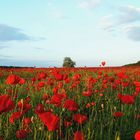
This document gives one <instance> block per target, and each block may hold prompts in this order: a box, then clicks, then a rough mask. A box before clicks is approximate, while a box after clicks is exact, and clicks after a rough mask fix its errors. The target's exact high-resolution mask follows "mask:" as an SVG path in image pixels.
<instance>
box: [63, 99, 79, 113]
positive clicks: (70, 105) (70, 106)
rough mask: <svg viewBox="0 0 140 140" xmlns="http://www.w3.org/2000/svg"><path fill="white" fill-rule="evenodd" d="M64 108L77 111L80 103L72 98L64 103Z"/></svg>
mask: <svg viewBox="0 0 140 140" xmlns="http://www.w3.org/2000/svg"><path fill="white" fill-rule="evenodd" d="M64 108H66V109H68V110H70V111H77V110H78V104H77V103H76V102H75V101H74V100H71V99H68V100H66V101H65V103H64Z"/></svg>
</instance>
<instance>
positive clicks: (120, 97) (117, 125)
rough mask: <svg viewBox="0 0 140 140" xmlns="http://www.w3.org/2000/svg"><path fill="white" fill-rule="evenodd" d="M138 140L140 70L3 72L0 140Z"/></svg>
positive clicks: (35, 69) (0, 91)
mask: <svg viewBox="0 0 140 140" xmlns="http://www.w3.org/2000/svg"><path fill="white" fill-rule="evenodd" d="M18 139H25V140H140V67H114V68H111V67H100V68H86V67H84V68H0V140H18Z"/></svg>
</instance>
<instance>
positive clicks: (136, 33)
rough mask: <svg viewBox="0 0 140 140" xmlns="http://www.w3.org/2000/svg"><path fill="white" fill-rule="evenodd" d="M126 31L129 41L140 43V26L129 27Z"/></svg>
mask: <svg viewBox="0 0 140 140" xmlns="http://www.w3.org/2000/svg"><path fill="white" fill-rule="evenodd" d="M124 31H125V33H126V35H127V37H128V38H129V39H131V40H134V41H140V26H128V27H126V28H124Z"/></svg>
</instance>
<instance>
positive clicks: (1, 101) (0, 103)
mask: <svg viewBox="0 0 140 140" xmlns="http://www.w3.org/2000/svg"><path fill="white" fill-rule="evenodd" d="M14 107H15V105H14V102H13V101H12V100H11V99H10V96H9V95H7V94H5V95H1V96H0V114H2V113H4V112H8V111H10V110H12V109H14Z"/></svg>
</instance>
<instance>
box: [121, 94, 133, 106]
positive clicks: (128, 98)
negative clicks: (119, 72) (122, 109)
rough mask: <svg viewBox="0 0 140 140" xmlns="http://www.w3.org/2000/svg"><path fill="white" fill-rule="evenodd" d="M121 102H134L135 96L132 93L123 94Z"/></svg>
mask: <svg viewBox="0 0 140 140" xmlns="http://www.w3.org/2000/svg"><path fill="white" fill-rule="evenodd" d="M120 99H121V102H122V103H124V104H134V102H135V98H134V96H131V95H123V96H122V97H121V98H120Z"/></svg>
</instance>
